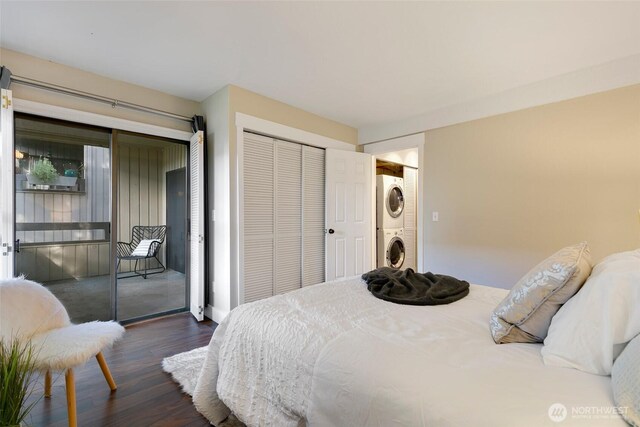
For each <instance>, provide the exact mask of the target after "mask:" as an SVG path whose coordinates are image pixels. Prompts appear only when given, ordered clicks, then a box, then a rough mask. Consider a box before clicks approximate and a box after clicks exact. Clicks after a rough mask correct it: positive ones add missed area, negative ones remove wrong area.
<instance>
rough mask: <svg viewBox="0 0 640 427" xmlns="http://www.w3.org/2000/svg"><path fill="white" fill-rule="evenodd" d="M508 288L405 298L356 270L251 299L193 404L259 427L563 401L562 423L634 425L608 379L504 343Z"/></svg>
mask: <svg viewBox="0 0 640 427" xmlns="http://www.w3.org/2000/svg"><path fill="white" fill-rule="evenodd" d="M506 292H507V291H505V290H502V289H496V288H489V287H484V286H475V285H472V286H471V290H470V293H469V296H467V297H466V298H464V299H462V300H460V301H457V302H455V303H452V304H448V305H442V306H407V305H397V304H393V303H389V302H385V301H382V300H379V299H377V298H375V297H373V296H372V295H371V294H370V293H369V292H368V291H367V289H366V284H365V283H364V282H363V281H362V280H361V279H359V278H353V279H349V280H345V281H337V282H330V283H324V284H321V285H315V286H311V287H307V288H303V289H301V290H299V291H296V292H291V293H288V294H284V295H280V296H276V297H273V298H269V299H267V300H263V301H259V302H256V303H251V304H246V305H242V306H240V307H238V308H236V309H235V310H233V311H232V312H231V313H230V314H229V316H227V318H226V319H225V320H224V321H223V322H222V323H221V324H220V325H219V326H218V328H217V329H216V331H215V333H214V335H213V338H212V340H211V343H210V344H209V350H208V353H207V358H206V361H205V364H204V367H203V369H202V372H201V373H200V377H199V378H198V384H197V386H196V390H195V392H194V395H193V401H194V404H195V405H196V408H197V409H198V410H199V411H200V412H201V413H202V414H203V415H205V416H206V417H207V418H208V419H209V420H210V421H211V422H212V423H214V424H217V423H219V422H220V421H222V420H223V419H224V418H226V416H227V415H228V414H229V410H231V411H233V413H234V414H236V416H237V417H238V418H239V419H240V420H242V421H243V422H245V423H246V424H247V425H249V426H254V425H255V426H277V427H287V426H292V427H295V426H298V425H305V423H306V424H307V425H309V426H322V427H324V426H327V427H328V426H385V427H386V426H434V427H438V426H491V427H499V426H509V427H511V426H544V425H557V424H556V423H554V422H553V421H552V420H551V419H550V417H549V415H548V410H549V407H550V406H551V405H552V404H554V403H561V404H563V405H565V407H566V408H567V410H568V416H567V417H566V419H565V420H564V421H563V422H562V424H561V425H563V426H571V425H574V426H581V427H582V426H609V425H610V426H626V424H625V423H624V421H622V419H621V418H620V417H619V416H616V415H613V416H612V415H607V414H603V413H602V411H604V412H606V411H607V410H611V408H612V407H613V405H614V403H613V398H612V391H611V387H610V377H603V376H597V375H591V374H586V373H583V372H580V371H577V370H573V369H567V368H553V367H547V366H545V365H544V364H543V362H542V358H541V356H540V348H541V345H539V344H503V345H496V344H494V342H493V340H492V339H491V334H490V332H489V327H488V321H489V316H490V313H491V310H492V309H493V308H494V307H495V306H496V305H497V304H498V302H500V300H502V298H504V296H505V295H506ZM574 408H575V409H574ZM590 408H591V409H590ZM592 408H602V409H598V411H600V412H599V415H597V416H596V415H593V414H591V415H585V411H589V412H593V411H594V409H592ZM572 411H576V412H575V413H573V412H572Z"/></svg>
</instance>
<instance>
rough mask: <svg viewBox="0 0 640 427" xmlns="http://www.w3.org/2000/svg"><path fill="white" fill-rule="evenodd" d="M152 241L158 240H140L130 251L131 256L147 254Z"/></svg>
mask: <svg viewBox="0 0 640 427" xmlns="http://www.w3.org/2000/svg"><path fill="white" fill-rule="evenodd" d="M153 242H159V240H140V243H138V246H136V248H135V249H134V250H133V252H131V255H132V256H147V255H148V254H149V247H150V246H151V244H152V243H153Z"/></svg>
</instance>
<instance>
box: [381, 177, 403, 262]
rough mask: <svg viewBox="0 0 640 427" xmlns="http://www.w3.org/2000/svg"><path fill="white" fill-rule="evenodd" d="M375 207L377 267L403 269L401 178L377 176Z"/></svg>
mask: <svg viewBox="0 0 640 427" xmlns="http://www.w3.org/2000/svg"><path fill="white" fill-rule="evenodd" d="M376 205H377V206H376V224H377V229H378V236H377V238H378V239H377V240H378V241H377V246H378V267H393V268H403V264H404V262H405V259H406V248H405V243H404V234H403V227H404V188H403V180H402V178H398V177H394V176H390V175H377V177H376Z"/></svg>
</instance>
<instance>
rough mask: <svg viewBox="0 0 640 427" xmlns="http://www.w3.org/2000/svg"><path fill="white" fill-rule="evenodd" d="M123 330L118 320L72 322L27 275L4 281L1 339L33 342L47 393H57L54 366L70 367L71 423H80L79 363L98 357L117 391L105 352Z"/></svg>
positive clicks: (1, 284)
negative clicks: (76, 369)
mask: <svg viewBox="0 0 640 427" xmlns="http://www.w3.org/2000/svg"><path fill="white" fill-rule="evenodd" d="M123 334H124V328H123V327H122V326H120V325H119V324H118V323H117V322H88V323H81V324H79V325H74V324H72V323H71V321H70V320H69V314H68V313H67V310H66V309H65V308H64V306H63V305H62V303H61V302H60V301H59V300H58V299H57V298H56V297H55V296H54V295H53V294H52V293H51V292H50V291H49V290H48V289H46V288H45V287H44V286H42V285H40V284H38V283H35V282H32V281H29V280H25V279H23V278H16V279H9V280H1V281H0V339H2V340H11V339H18V340H28V341H30V342H31V344H32V348H33V350H34V359H35V365H36V367H37V369H39V370H42V371H44V372H45V387H44V395H45V397H50V396H51V371H65V384H66V388H67V411H68V413H69V426H70V427H76V426H77V417H76V390H75V382H74V377H73V368H74V367H76V366H78V365H82V364H83V363H86V362H87V361H88V360H89V359H91V358H92V357H94V356H95V357H96V359H97V360H98V364H99V365H100V368H101V369H102V373H103V374H104V377H105V379H106V380H107V383H108V384H109V387H110V388H111V390H115V389H116V383H115V381H114V380H113V377H112V376H111V373H110V372H109V367H108V366H107V363H106V362H105V360H104V356H103V355H102V353H101V352H102V350H103V349H104V348H106V347H108V346H111V345H112V344H113V343H114V342H115V341H116V340H118V339H119V338H120V337H122V335H123Z"/></svg>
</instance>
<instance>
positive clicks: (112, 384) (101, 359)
mask: <svg viewBox="0 0 640 427" xmlns="http://www.w3.org/2000/svg"><path fill="white" fill-rule="evenodd" d="M96 359H97V360H98V364H99V365H100V369H102V375H104V379H105V380H107V384H109V388H110V389H111V391H115V390H116V389H117V388H118V386H117V385H116V382H115V381H114V380H113V377H112V376H111V372H110V371H109V366H107V361H106V360H104V356H103V355H102V352H100V353H98V354H96Z"/></svg>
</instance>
